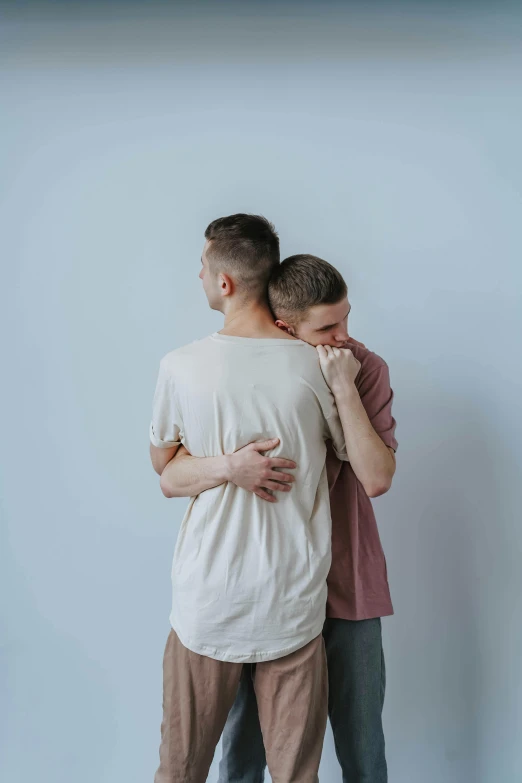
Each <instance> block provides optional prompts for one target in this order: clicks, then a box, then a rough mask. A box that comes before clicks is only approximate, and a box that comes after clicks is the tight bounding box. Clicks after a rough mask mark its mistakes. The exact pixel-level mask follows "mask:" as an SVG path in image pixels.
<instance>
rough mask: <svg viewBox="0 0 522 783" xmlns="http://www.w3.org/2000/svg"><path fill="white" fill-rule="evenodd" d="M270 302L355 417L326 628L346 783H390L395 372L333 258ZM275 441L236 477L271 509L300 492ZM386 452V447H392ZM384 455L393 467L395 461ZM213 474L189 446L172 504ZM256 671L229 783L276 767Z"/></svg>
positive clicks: (334, 463)
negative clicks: (384, 513)
mask: <svg viewBox="0 0 522 783" xmlns="http://www.w3.org/2000/svg"><path fill="white" fill-rule="evenodd" d="M269 298H270V304H271V307H272V310H273V312H274V313H275V316H276V323H277V325H278V326H279V327H280V328H281V329H284V330H285V331H288V332H289V333H290V334H292V335H294V336H296V337H298V338H300V339H301V340H304V341H306V342H308V343H310V344H311V345H314V346H319V347H318V348H317V350H318V353H319V359H320V362H321V367H322V369H323V373H324V374H325V378H326V380H327V382H328V383H329V385H330V386H331V388H332V391H333V392H334V394H335V397H336V400H337V401H338V405H340V404H342V405H343V406H346V407H348V408H350V411H351V416H352V422H353V448H352V452H351V454H350V443H349V440H350V438H349V436H347V449H348V453H349V456H350V462H341V461H340V460H339V459H338V458H337V457H336V456H335V453H334V451H333V449H332V448H331V447H330V446H329V447H328V452H327V462H326V464H327V472H328V481H329V486H330V505H331V512H332V565H331V569H330V573H329V576H328V580H327V581H328V602H327V607H326V621H325V625H324V629H323V637H324V641H325V647H326V654H327V660H328V679H329V705H328V708H329V716H330V722H331V725H332V730H333V735H334V740H335V748H336V753H337V758H338V760H339V763H340V766H341V768H342V772H343V781H347V782H348V781H349V782H350V783H363V782H364V783H366V782H368V783H369V782H370V781H371V783H386V781H387V768H386V758H385V744H384V735H383V729H382V707H383V701H384V691H385V668H384V656H383V651H382V637H381V620H380V618H381V617H384V616H387V615H391V614H393V607H392V603H391V598H390V591H389V587H388V579H387V573H386V560H385V557H384V553H383V550H382V546H381V542H380V537H379V532H378V529H377V523H376V520H375V515H374V513H373V507H372V504H371V500H370V497H376V496H377V495H382V494H383V493H384V492H386V491H387V490H388V489H389V487H390V485H391V480H392V477H393V472H394V466H395V456H394V455H395V451H396V449H397V441H396V439H395V420H394V419H393V416H392V413H391V406H392V400H393V392H392V390H391V388H390V379H389V373H388V367H387V365H386V363H385V362H384V361H383V360H382V359H381V358H380V357H379V356H377V355H376V354H375V353H372V352H371V351H369V350H367V349H366V348H365V347H364V346H363V345H361V344H360V343H357V342H356V341H354V340H352V339H351V338H350V337H349V335H348V314H349V312H350V304H349V302H348V296H347V288H346V284H345V282H344V280H343V278H342V276H341V275H340V273H339V272H338V271H337V270H336V269H335V268H334V267H332V266H331V265H330V264H328V263H327V262H326V261H323V260H322V259H319V258H317V257H315V256H310V255H299V256H292V257H290V258H288V259H286V260H285V261H283V262H282V264H280V266H279V267H278V268H277V270H276V272H275V274H274V275H273V277H272V279H271V282H270V286H269ZM320 346H327V347H320ZM339 349H344V350H339ZM346 349H349V350H346ZM354 367H355V372H357V374H356V375H355V372H354V371H353V369H354ZM357 369H358V371H357ZM343 374H344V377H343ZM348 376H350V377H351V378H353V377H354V376H355V381H354V382H352V381H349V382H348V381H347V377H348ZM334 386H335V388H334ZM370 425H371V427H370ZM376 436H378V438H377V437H376ZM276 443H277V440H270V441H264V442H262V443H256V444H250V445H249V446H245V447H244V449H241V450H240V451H239V452H236V454H235V455H234V463H233V466H232V468H233V470H232V474H231V476H230V478H229V480H232V481H233V482H234V483H236V484H238V485H239V486H241V487H243V488H244V489H247V490H250V491H253V492H255V493H256V494H258V495H259V496H260V497H262V498H264V499H265V500H267V501H268V502H275V501H276V496H275V495H274V492H276V491H292V492H298V491H299V487H298V486H295V487H292V476H291V474H289V473H288V471H289V470H291V468H285V473H282V474H281V482H280V487H277V484H276V485H274V471H273V469H272V466H271V464H270V458H267V457H263V456H262V452H264V451H269V450H270V449H272V448H274V446H275V444H276ZM383 444H384V446H385V447H387V449H383ZM386 451H388V452H389V455H388V456H389V459H390V461H391V462H390V465H386V459H385V458H386V456H387V455H386V453H384V452H386ZM286 456H287V457H288V458H291V456H292V455H286ZM289 464H291V463H289ZM205 470H206V468H205V463H204V460H202V459H199V458H196V457H192V456H191V455H190V454H188V452H187V451H186V450H185V449H184V448H183V449H181V450H180V451H178V453H177V455H176V457H175V458H174V459H173V460H172V461H171V463H169V465H167V467H166V468H165V471H164V473H163V475H162V486H163V488H164V491H165V488H167V494H168V495H169V496H173V495H179V494H184V492H183V487H185V486H187V485H188V484H187V478H186V477H187V476H189V475H190V477H191V478H190V480H191V481H194V476H195V475H196V473H197V479H198V481H197V483H198V486H199V488H200V491H201V488H202V487H204V486H205V484H204V482H205V479H206V478H208V486H209V487H210V486H214V484H215V480H216V479H215V476H213V475H211V474H210V473H209V475H208V477H207V476H206V475H205ZM267 472H268V473H269V474H270V481H269V482H266V476H267ZM264 481H265V483H266V484H269V486H270V489H267V487H266V486H265V484H264ZM202 482H203V483H202ZM169 487H170V489H169ZM275 487H277V488H275ZM291 487H292V488H291ZM254 673H255V665H252V666H245V667H244V671H243V676H242V679H241V683H240V688H239V692H238V695H237V698H236V702H235V704H234V706H233V708H232V710H231V712H230V714H229V718H228V721H227V725H226V727H225V730H224V733H223V758H222V760H221V763H220V775H219V783H239V781H241V783H259V782H260V781H262V780H263V779H264V770H265V767H266V760H265V752H264V746H263V738H262V735H261V729H260V725H259V719H258V714H257V703H256V696H255V690H254V677H253V675H254Z"/></svg>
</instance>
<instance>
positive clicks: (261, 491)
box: [254, 489, 277, 503]
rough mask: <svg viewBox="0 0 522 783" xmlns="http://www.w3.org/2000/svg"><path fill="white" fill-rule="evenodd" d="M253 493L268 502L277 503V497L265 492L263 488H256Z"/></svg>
mask: <svg viewBox="0 0 522 783" xmlns="http://www.w3.org/2000/svg"><path fill="white" fill-rule="evenodd" d="M254 494H255V495H257V496H258V498H261V499H262V500H266V501H268V503H277V498H276V497H274V495H271V494H270V492H266V490H264V489H256V491H255V492H254Z"/></svg>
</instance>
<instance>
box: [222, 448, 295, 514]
mask: <svg viewBox="0 0 522 783" xmlns="http://www.w3.org/2000/svg"><path fill="white" fill-rule="evenodd" d="M278 443H279V438H272V439H270V440H264V441H259V442H254V443H249V444H248V446H243V448H242V449H239V450H238V451H236V452H234V454H229V455H227V457H226V460H227V465H228V478H227V480H228V481H231V482H232V483H233V484H236V485H237V486H238V487H242V489H246V490H248V491H249V492H253V493H254V494H255V495H257V496H258V497H260V498H262V499H263V500H267V501H268V502H269V503H275V502H276V501H277V498H276V497H275V496H274V495H273V494H272V492H289V491H290V489H291V485H292V483H293V482H294V481H295V478H294V476H292V474H291V473H286V472H285V473H283V472H281V471H282V470H285V471H288V470H294V469H295V468H296V467H297V465H296V464H295V462H293V461H292V460H289V459H281V458H279V457H266V456H264V454H263V453H262V452H264V451H270V450H271V449H274V448H275V447H276V446H277V444H278Z"/></svg>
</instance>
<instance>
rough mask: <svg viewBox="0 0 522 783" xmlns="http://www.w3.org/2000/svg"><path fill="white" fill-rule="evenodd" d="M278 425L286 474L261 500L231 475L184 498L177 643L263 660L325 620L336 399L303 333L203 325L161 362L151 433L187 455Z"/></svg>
mask: <svg viewBox="0 0 522 783" xmlns="http://www.w3.org/2000/svg"><path fill="white" fill-rule="evenodd" d="M272 437H278V438H280V443H279V445H278V446H277V448H275V449H273V450H272V451H271V452H270V453H269V456H274V457H275V456H282V457H287V458H288V459H293V460H294V461H295V462H296V463H297V469H296V470H295V471H293V473H294V475H295V478H296V481H295V485H294V486H293V487H292V489H291V491H290V492H288V493H281V492H279V493H277V498H278V502H277V503H268V502H266V501H265V500H262V499H261V498H259V497H257V495H255V494H254V493H252V492H247V491H246V490H244V489H241V488H240V487H237V486H236V485H235V484H232V483H225V484H222V485H221V486H219V487H215V488H214V489H208V490H206V491H205V492H201V493H200V494H199V495H198V496H197V497H194V498H192V499H191V501H190V504H189V507H188V509H187V512H186V514H185V517H184V519H183V522H182V524H181V528H180V531H179V535H178V540H177V544H176V549H175V553H174V562H173V566H172V583H173V605H172V613H171V616H170V621H171V625H172V627H173V628H174V630H175V631H176V633H177V635H178V636H179V638H180V640H181V642H182V644H183V645H185V647H187V648H188V649H190V650H193V651H194V652H196V653H199V654H201V655H206V656H209V657H210V658H216V659H217V660H221V661H236V662H242V663H243V662H254V661H269V660H272V659H275V658H280V657H282V656H284V655H288V654H289V653H291V652H293V651H294V650H298V649H299V648H301V647H304V645H305V644H307V643H308V642H309V641H311V640H312V639H314V638H315V637H316V636H318V635H319V634H320V633H321V631H322V627H323V622H324V619H325V607H326V593H327V588H326V577H327V574H328V571H329V568H330V561H331V547H330V544H331V517H330V500H329V494H328V482H327V477H326V469H325V456H326V446H325V440H326V439H328V438H331V439H332V440H333V444H334V448H335V450H336V452H337V455H338V456H339V458H340V459H345V460H347V459H348V458H347V456H346V449H345V444H344V436H343V432H342V427H341V424H340V421H339V416H338V413H337V408H336V407H335V402H334V398H333V395H332V393H331V392H330V390H329V388H328V386H327V384H326V382H325V380H324V378H323V375H322V372H321V368H320V364H319V358H318V356H317V352H316V350H315V349H314V348H312V347H311V346H309V345H307V344H306V343H304V342H302V341H301V340H288V339H270V338H266V339H254V338H248V337H233V336H229V335H222V334H213V335H211V336H210V337H207V338H205V339H203V340H199V341H197V342H194V343H191V344H190V345H187V346H185V347H183V348H179V349H178V350H175V351H172V352H171V353H169V354H167V355H166V356H165V357H164V358H163V359H162V360H161V364H160V371H159V378H158V382H157V386H156V393H155V396H154V406H153V416H152V423H151V427H150V438H151V441H152V443H153V444H154V445H155V446H158V447H159V448H168V447H171V446H173V445H175V444H176V443H180V442H181V443H183V444H184V445H185V446H186V448H187V449H188V451H189V452H190V453H191V454H192V455H193V456H196V457H214V456H218V455H220V454H231V453H233V452H235V451H237V450H238V449H240V448H241V447H242V446H246V445H247V444H248V443H251V442H252V441H256V440H265V439H267V438H272Z"/></svg>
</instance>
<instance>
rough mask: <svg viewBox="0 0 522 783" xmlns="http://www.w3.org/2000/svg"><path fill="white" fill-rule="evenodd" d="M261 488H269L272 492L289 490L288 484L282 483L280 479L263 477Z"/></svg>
mask: <svg viewBox="0 0 522 783" xmlns="http://www.w3.org/2000/svg"><path fill="white" fill-rule="evenodd" d="M262 489H271V490H273V491H274V492H290V489H291V487H290V485H289V484H283V483H282V482H280V481H271V480H270V479H268V480H267V479H263V487H262Z"/></svg>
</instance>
